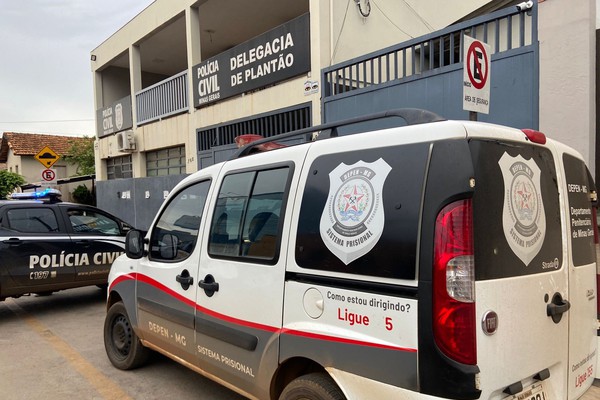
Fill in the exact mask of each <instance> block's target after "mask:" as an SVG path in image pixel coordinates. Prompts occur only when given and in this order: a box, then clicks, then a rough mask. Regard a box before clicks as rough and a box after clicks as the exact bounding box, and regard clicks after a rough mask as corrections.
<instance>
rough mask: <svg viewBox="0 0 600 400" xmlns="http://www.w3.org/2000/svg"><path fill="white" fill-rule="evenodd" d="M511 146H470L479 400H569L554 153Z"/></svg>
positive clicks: (564, 262)
mask: <svg viewBox="0 0 600 400" xmlns="http://www.w3.org/2000/svg"><path fill="white" fill-rule="evenodd" d="M497 134H502V132H495V133H494V136H496V137H497ZM513 140H514V141H508V140H506V141H501V140H498V139H494V140H487V139H471V141H470V148H471V154H472V159H473V164H474V170H475V192H474V197H473V220H474V226H473V229H474V249H475V257H474V261H475V280H476V282H475V293H476V295H475V296H476V297H475V302H476V316H475V318H476V321H479V323H480V325H479V327H478V328H477V338H476V340H477V365H478V366H479V368H480V371H481V372H480V386H481V388H482V390H483V393H482V395H481V398H486V399H487V398H492V399H504V398H505V397H507V396H508V398H515V399H516V398H527V399H529V398H538V397H537V396H538V394H539V396H540V397H539V398H546V399H548V398H556V399H565V398H566V397H567V396H566V394H567V388H566V384H567V373H568V369H570V365H569V362H568V360H569V346H568V343H569V315H570V313H571V312H572V311H571V310H569V307H568V304H569V301H570V300H571V296H570V292H569V286H568V274H569V256H568V253H567V243H566V242H567V238H566V235H564V234H563V232H564V224H566V223H567V221H566V220H565V215H564V213H561V207H563V206H564V203H563V201H564V200H563V199H562V198H561V196H560V195H559V190H562V188H560V186H559V185H560V184H561V183H560V177H558V176H557V175H560V174H557V165H558V164H559V162H558V161H557V160H556V159H555V157H554V155H553V152H552V151H551V149H550V148H549V147H548V146H538V145H534V144H531V143H529V142H526V141H524V140H519V138H518V137H517V136H515V137H514V139H513ZM558 166H559V167H560V165H558ZM526 393H528V394H526ZM525 394H526V395H525ZM518 395H521V396H526V397H518ZM511 396H514V397H511Z"/></svg>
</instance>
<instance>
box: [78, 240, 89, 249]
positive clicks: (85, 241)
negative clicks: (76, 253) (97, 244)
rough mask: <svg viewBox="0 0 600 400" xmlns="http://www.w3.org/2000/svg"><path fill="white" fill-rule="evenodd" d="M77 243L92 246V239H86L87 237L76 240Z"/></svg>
mask: <svg viewBox="0 0 600 400" xmlns="http://www.w3.org/2000/svg"><path fill="white" fill-rule="evenodd" d="M75 244H77V245H79V246H83V247H90V241H89V240H86V239H82V240H76V241H75Z"/></svg>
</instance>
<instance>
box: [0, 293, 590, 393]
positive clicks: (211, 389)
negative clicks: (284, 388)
mask: <svg viewBox="0 0 600 400" xmlns="http://www.w3.org/2000/svg"><path fill="white" fill-rule="evenodd" d="M104 301H105V298H104V294H103V292H102V291H101V290H99V289H97V288H95V287H89V288H81V289H73V290H68V291H63V292H59V293H55V294H53V295H51V296H47V297H37V296H30V297H22V298H20V299H8V300H6V301H4V302H0V332H1V334H0V398H3V399H4V398H10V399H14V400H21V399H22V400H26V399H27V400H31V399H40V398H44V399H45V400H59V399H60V400H63V399H93V400H96V399H97V400H130V399H163V398H164V399H178V400H192V399H194V400H197V399H215V400H242V399H243V397H241V396H239V395H237V394H236V393H234V392H232V391H230V390H228V389H226V388H224V387H222V386H220V385H218V384H216V383H214V382H212V381H210V380H208V379H206V378H204V377H202V376H200V375H198V374H197V373H195V372H193V371H191V370H189V369H187V368H185V367H183V366H181V365H179V364H177V363H175V362H174V361H171V360H169V359H167V358H165V357H162V356H160V355H155V356H154V357H153V359H152V361H151V363H150V364H149V365H147V366H145V367H143V368H140V369H137V370H134V371H121V370H118V369H116V368H114V367H113V366H112V365H111V364H110V362H109V361H108V359H107V357H106V354H105V352H104V344H103V338H102V329H103V323H104V314H105V309H104ZM582 399H583V400H600V380H596V381H595V382H594V386H593V387H592V388H591V389H590V390H589V391H588V392H587V393H586V394H585V395H584V396H583V397H582ZM555 400H563V399H555Z"/></svg>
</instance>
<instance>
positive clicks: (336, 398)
mask: <svg viewBox="0 0 600 400" xmlns="http://www.w3.org/2000/svg"><path fill="white" fill-rule="evenodd" d="M345 399H346V396H344V394H343V393H342V391H341V390H340V388H339V387H338V386H337V385H336V384H335V382H334V381H333V379H331V377H330V376H329V375H327V374H325V373H322V372H316V373H312V374H308V375H303V376H301V377H299V378H296V379H294V380H293V381H291V382H290V383H289V384H288V385H287V386H286V387H285V389H283V392H281V396H279V400H345Z"/></svg>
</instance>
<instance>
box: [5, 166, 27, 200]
mask: <svg viewBox="0 0 600 400" xmlns="http://www.w3.org/2000/svg"><path fill="white" fill-rule="evenodd" d="M24 183H25V178H23V177H22V176H21V175H19V174H15V173H14V172H10V171H7V170H1V171H0V199H6V198H7V196H8V195H9V194H11V193H12V192H13V191H14V190H15V189H16V188H17V187H19V186H21V185H23V184H24Z"/></svg>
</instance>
